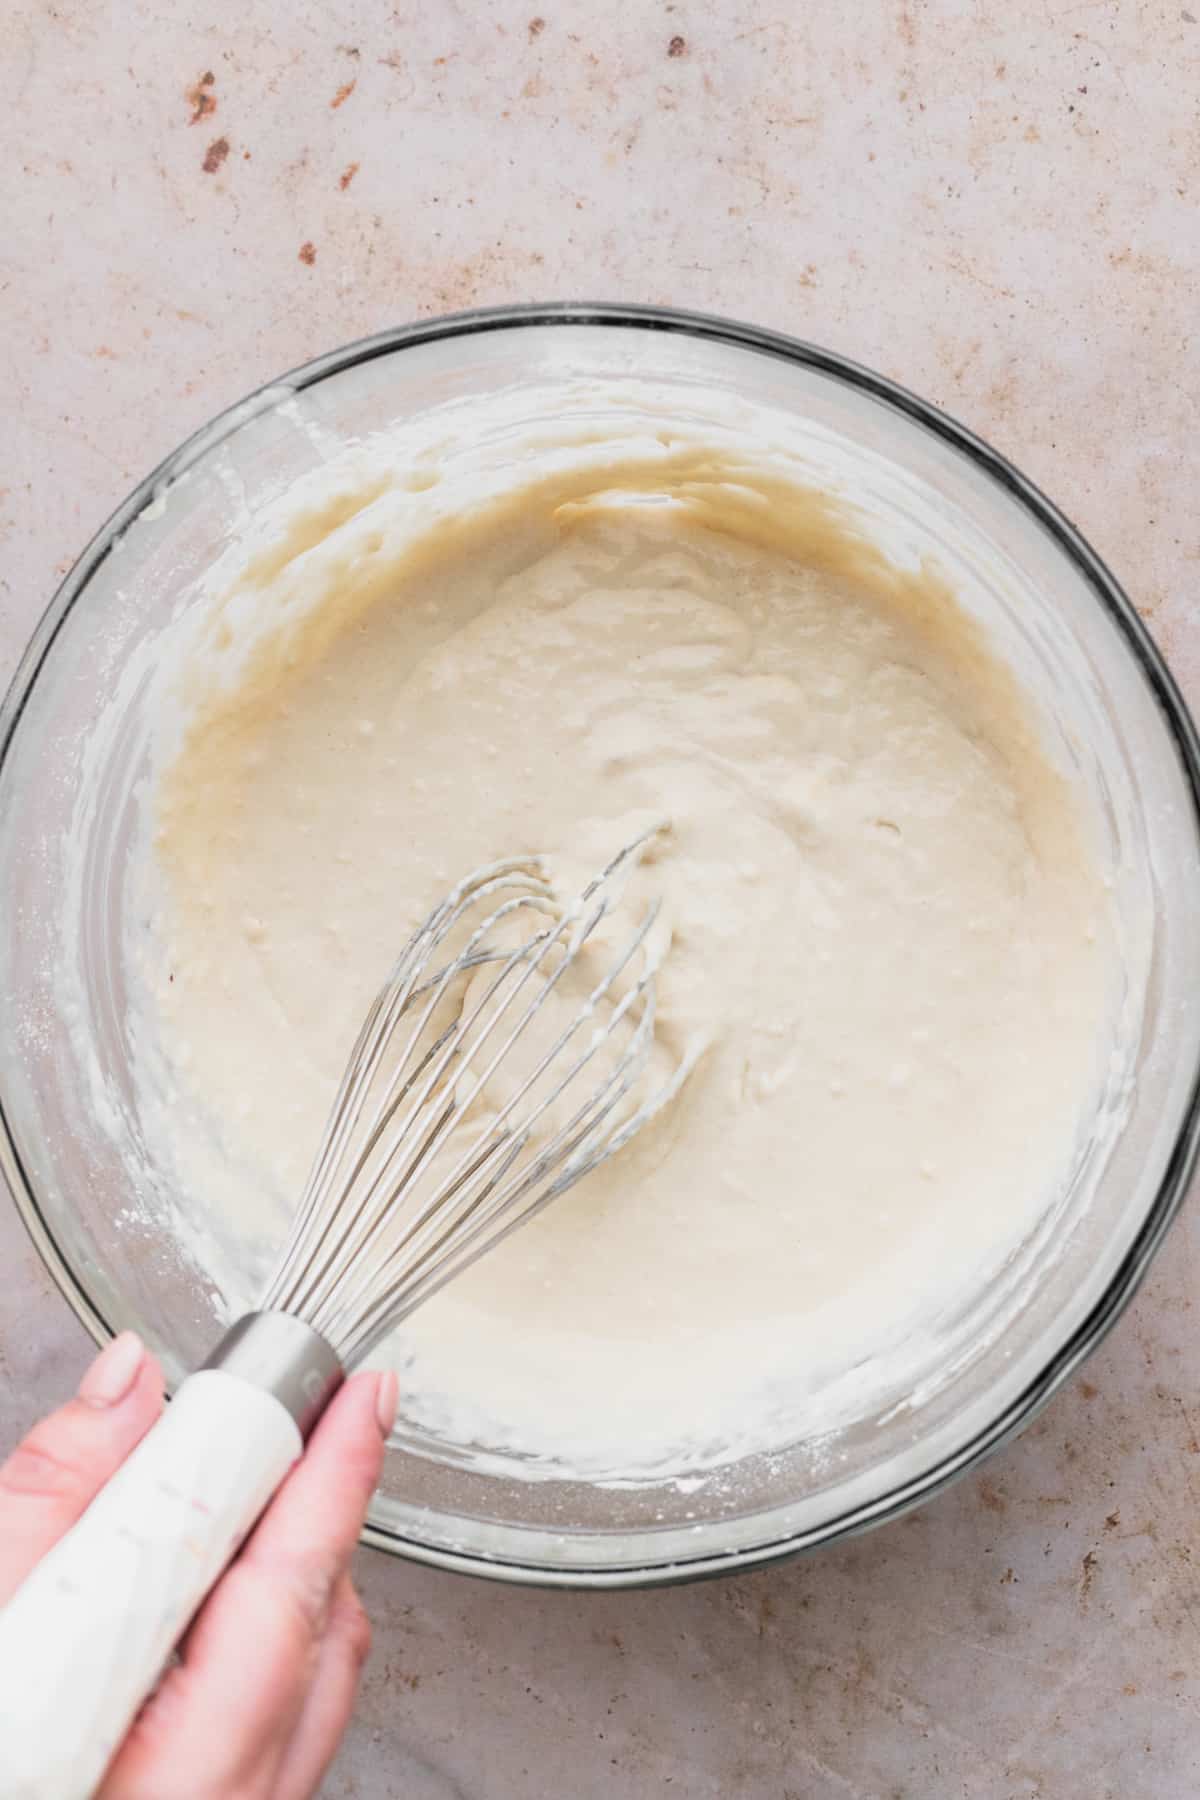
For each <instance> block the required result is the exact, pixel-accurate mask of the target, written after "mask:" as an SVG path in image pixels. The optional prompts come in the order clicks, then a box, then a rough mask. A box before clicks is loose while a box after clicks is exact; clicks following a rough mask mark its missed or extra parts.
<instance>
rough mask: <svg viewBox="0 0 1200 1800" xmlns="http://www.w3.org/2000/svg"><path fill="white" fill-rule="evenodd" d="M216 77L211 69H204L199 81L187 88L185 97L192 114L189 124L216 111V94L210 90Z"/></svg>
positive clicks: (197, 121)
mask: <svg viewBox="0 0 1200 1800" xmlns="http://www.w3.org/2000/svg"><path fill="white" fill-rule="evenodd" d="M216 79H217V78H216V76H215V75H214V74H213V72H212V70H211V69H205V71H204V73H203V75H202V76H201V77H200V79H199V81H197V82H196V83H195V84H194V85H193V86H192V87H190V88H188V90H187V94H186V96H185V97H186V99H187V103H188V105H189V106H190V107H191V109H192V116H191V118H190V119H189V120H188V124H189V125H198V124H199V123H200V121H201V119H207V118H210V117H211V116H212V114H213V113H215V112H216V110H217V96H216V95H215V94H214V93H213V91H212V90H213V87H214V86H215V84H216Z"/></svg>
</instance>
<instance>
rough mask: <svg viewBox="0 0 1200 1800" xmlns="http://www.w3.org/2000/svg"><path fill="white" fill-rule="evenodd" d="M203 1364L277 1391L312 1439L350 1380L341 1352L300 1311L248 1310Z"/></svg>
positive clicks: (278, 1397)
mask: <svg viewBox="0 0 1200 1800" xmlns="http://www.w3.org/2000/svg"><path fill="white" fill-rule="evenodd" d="M203 1366H204V1367H205V1368H206V1369H223V1370H224V1371H225V1373H226V1374H227V1375H236V1376H238V1377H239V1379H240V1380H242V1381H248V1382H249V1383H250V1384H251V1386H252V1387H257V1388H263V1389H265V1390H266V1392H267V1393H269V1394H273V1395H274V1396H275V1398H276V1400H278V1401H279V1403H280V1405H281V1406H283V1407H286V1409H287V1411H288V1412H289V1413H290V1414H291V1416H292V1418H293V1419H294V1420H295V1421H296V1425H297V1428H298V1429H299V1432H300V1436H301V1437H302V1438H303V1439H304V1440H305V1441H306V1442H307V1440H308V1438H309V1437H310V1435H311V1433H312V1431H313V1429H314V1427H315V1426H316V1423H317V1420H318V1419H319V1418H320V1417H321V1414H322V1413H323V1412H324V1411H325V1408H326V1407H327V1406H328V1405H329V1402H330V1401H331V1400H332V1399H333V1396H334V1395H335V1394H336V1393H337V1391H338V1389H339V1388H340V1387H341V1385H342V1383H343V1382H344V1381H345V1379H346V1371H345V1369H344V1368H343V1367H342V1364H341V1360H340V1358H339V1357H338V1356H337V1354H336V1352H335V1351H334V1350H333V1349H332V1348H331V1347H330V1345H329V1344H327V1343H326V1341H325V1339H324V1338H323V1337H322V1336H321V1334H320V1332H319V1331H314V1330H313V1328H312V1326H311V1325H308V1324H306V1323H305V1321H304V1320H303V1319H298V1318H296V1316H295V1314H294V1313H283V1312H255V1313H246V1314H245V1315H244V1316H243V1317H242V1318H240V1319H239V1320H238V1321H237V1324H236V1325H231V1326H230V1328H229V1330H228V1331H227V1332H226V1333H225V1336H224V1337H223V1338H222V1339H221V1341H220V1343H219V1344H218V1345H217V1347H216V1349H215V1350H214V1351H213V1352H212V1355H211V1356H209V1358H208V1359H207V1361H206V1362H205V1363H204V1365H203Z"/></svg>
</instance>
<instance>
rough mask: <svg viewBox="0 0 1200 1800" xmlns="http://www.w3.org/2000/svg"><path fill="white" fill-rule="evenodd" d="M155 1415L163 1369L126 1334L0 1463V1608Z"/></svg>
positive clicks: (158, 1406)
mask: <svg viewBox="0 0 1200 1800" xmlns="http://www.w3.org/2000/svg"><path fill="white" fill-rule="evenodd" d="M161 1411H162V1372H161V1370H160V1369H159V1366H158V1364H157V1362H156V1361H155V1359H154V1358H153V1357H152V1356H150V1355H149V1354H148V1353H147V1351H146V1348H145V1345H144V1344H143V1343H142V1340H141V1339H140V1338H139V1337H137V1336H136V1335H135V1334H134V1333H133V1332H132V1331H123V1332H122V1333H121V1335H120V1337H117V1338H114V1340H113V1342H112V1343H111V1344H109V1345H108V1347H107V1348H106V1349H105V1350H102V1351H101V1353H100V1355H99V1356H98V1357H97V1358H96V1360H95V1362H93V1364H92V1366H91V1367H90V1369H88V1371H87V1373H86V1375H85V1376H84V1378H83V1380H82V1381H81V1382H80V1384H79V1392H78V1393H77V1394H76V1396H75V1398H74V1399H73V1400H69V1401H68V1402H67V1404H66V1405H65V1406H60V1407H59V1409H58V1411H57V1412H54V1413H51V1414H50V1415H49V1417H48V1418H45V1419H42V1420H40V1421H39V1423H38V1424H36V1425H35V1426H34V1428H33V1430H32V1431H31V1432H30V1433H29V1436H28V1437H27V1438H25V1440H24V1441H23V1442H22V1443H20V1444H18V1446H17V1448H16V1449H15V1450H14V1451H13V1453H12V1455H11V1456H10V1457H9V1459H8V1461H7V1462H6V1463H4V1464H3V1466H0V1606H3V1605H4V1604H5V1602H6V1601H7V1600H9V1599H11V1597H12V1595H13V1594H14V1593H15V1591H16V1589H17V1588H18V1587H19V1586H20V1585H21V1583H22V1581H24V1579H25V1577H26V1575H28V1574H29V1572H30V1570H31V1569H32V1568H33V1567H34V1565H35V1563H37V1562H39V1561H40V1560H41V1558H42V1557H43V1556H45V1554H46V1552H47V1550H49V1549H50V1548H51V1547H52V1545H54V1544H56V1543H57V1542H58V1540H59V1538H60V1537H62V1536H63V1535H64V1533H66V1532H67V1531H69V1530H70V1528H71V1526H72V1525H73V1524H74V1523H75V1521H76V1519H78V1518H79V1516H80V1514H81V1513H82V1512H83V1511H84V1509H85V1508H86V1507H87V1506H88V1505H89V1504H90V1503H91V1501H92V1500H94V1499H95V1497H96V1495H97V1494H98V1493H99V1491H100V1489H101V1488H102V1487H103V1486H104V1484H105V1482H106V1481H107V1480H108V1479H109V1477H110V1476H111V1475H114V1474H115V1473H116V1471H117V1469H118V1468H119V1467H120V1466H121V1464H122V1463H123V1462H124V1461H125V1458H126V1457H127V1456H128V1455H129V1452H130V1451H131V1450H132V1449H133V1447H134V1445H135V1444H136V1443H137V1442H138V1440H139V1439H140V1438H142V1437H143V1436H144V1435H145V1433H146V1432H147V1431H148V1430H149V1429H150V1427H151V1425H153V1423H154V1421H155V1419H156V1418H157V1417H158V1415H159V1413H160V1412H161Z"/></svg>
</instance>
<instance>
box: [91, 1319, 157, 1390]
mask: <svg viewBox="0 0 1200 1800" xmlns="http://www.w3.org/2000/svg"><path fill="white" fill-rule="evenodd" d="M145 1360H146V1346H145V1344H143V1342H142V1340H141V1338H140V1337H139V1336H138V1334H137V1332H136V1331H122V1332H121V1333H120V1335H119V1336H118V1337H115V1338H114V1339H113V1341H112V1343H111V1344H109V1345H108V1346H107V1348H105V1349H104V1350H102V1351H101V1352H100V1354H99V1356H98V1357H97V1358H96V1360H95V1362H94V1363H93V1364H92V1366H91V1368H90V1369H89V1370H88V1372H87V1374H86V1375H85V1376H84V1378H83V1380H82V1381H81V1382H80V1384H79V1398H80V1399H81V1400H86V1402H87V1404H88V1405H89V1406H115V1405H116V1404H117V1402H118V1400H123V1399H124V1398H125V1396H126V1394H127V1393H128V1392H129V1390H130V1388H131V1387H132V1386H133V1384H134V1382H135V1381H136V1380H137V1378H138V1372H139V1370H140V1369H141V1366H142V1364H143V1363H144V1362H145Z"/></svg>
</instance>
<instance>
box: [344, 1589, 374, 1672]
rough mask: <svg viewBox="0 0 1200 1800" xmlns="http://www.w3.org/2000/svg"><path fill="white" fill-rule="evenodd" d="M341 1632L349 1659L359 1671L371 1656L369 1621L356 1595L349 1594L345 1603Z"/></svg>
mask: <svg viewBox="0 0 1200 1800" xmlns="http://www.w3.org/2000/svg"><path fill="white" fill-rule="evenodd" d="M342 1631H343V1633H344V1636H345V1640H346V1647H347V1649H348V1650H349V1652H350V1656H351V1659H352V1661H353V1662H354V1665H355V1667H356V1668H359V1669H361V1668H362V1666H363V1664H364V1663H365V1662H366V1660H367V1658H368V1656H370V1654H371V1621H370V1619H369V1618H368V1617H367V1614H366V1609H365V1607H364V1606H363V1603H362V1601H361V1600H360V1599H359V1597H358V1595H357V1594H351V1595H350V1596H349V1598H348V1599H347V1600H346V1602H345V1611H344V1614H343V1623H342Z"/></svg>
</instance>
